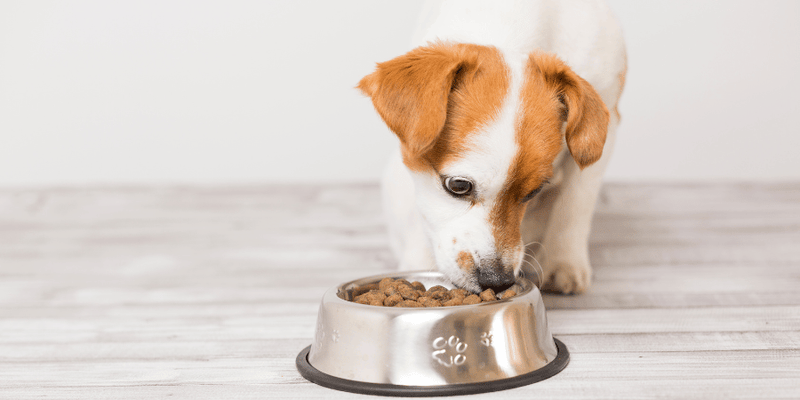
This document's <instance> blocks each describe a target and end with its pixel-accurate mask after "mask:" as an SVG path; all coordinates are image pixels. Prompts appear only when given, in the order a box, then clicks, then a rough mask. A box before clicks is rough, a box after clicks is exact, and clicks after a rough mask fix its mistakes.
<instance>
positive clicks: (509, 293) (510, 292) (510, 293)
mask: <svg viewBox="0 0 800 400" xmlns="http://www.w3.org/2000/svg"><path fill="white" fill-rule="evenodd" d="M516 295H517V292H515V291H513V290H511V289H508V290H506V291H505V292H503V294H502V295H500V298H501V299H509V298H511V297H514V296H516Z"/></svg>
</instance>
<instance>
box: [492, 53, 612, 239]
mask: <svg viewBox="0 0 800 400" xmlns="http://www.w3.org/2000/svg"><path fill="white" fill-rule="evenodd" d="M520 97H521V99H520V100H521V108H520V113H519V115H518V116H517V119H518V124H517V132H516V137H517V143H518V144H519V152H518V153H517V155H516V156H515V159H514V160H512V162H511V166H510V169H509V173H508V181H507V182H506V183H505V186H504V188H503V191H502V192H501V193H500V194H499V195H498V198H497V201H496V203H495V205H494V208H493V209H492V212H491V217H490V218H491V220H490V221H491V224H492V229H493V235H494V238H495V247H496V249H497V250H498V252H503V251H504V249H508V250H505V251H506V252H508V251H510V249H513V248H515V247H516V246H518V245H519V244H520V241H521V239H520V225H521V224H522V218H523V217H524V216H525V209H526V205H525V203H523V202H522V199H523V198H524V197H525V196H526V195H528V193H530V192H532V191H533V190H535V189H537V188H539V187H540V186H541V185H542V184H543V183H544V182H545V181H546V180H547V179H548V178H549V177H550V176H551V175H552V173H553V171H552V168H553V160H554V159H555V158H556V156H557V155H558V153H559V152H561V147H562V136H561V127H562V125H563V123H564V122H566V132H565V136H566V142H567V146H568V147H569V150H570V153H571V154H572V157H573V158H574V159H575V161H576V162H577V163H578V165H579V166H580V167H581V168H584V167H586V166H588V165H590V164H592V163H594V162H595V161H597V160H598V159H599V158H600V156H601V155H602V154H603V145H604V144H605V137H606V132H607V130H608V110H607V109H606V107H605V105H604V104H603V101H602V100H601V99H600V96H599V95H598V94H597V92H596V91H595V90H594V88H592V86H591V85H590V84H589V83H588V82H586V81H585V80H583V79H582V78H580V77H579V76H578V75H576V74H575V73H574V72H573V71H572V70H571V69H569V67H567V66H566V64H564V63H563V62H562V61H561V60H559V59H558V58H557V57H556V56H555V55H552V54H544V53H533V54H531V55H530V57H529V59H528V63H527V65H526V70H525V82H524V84H523V86H522V90H521V95H520Z"/></svg>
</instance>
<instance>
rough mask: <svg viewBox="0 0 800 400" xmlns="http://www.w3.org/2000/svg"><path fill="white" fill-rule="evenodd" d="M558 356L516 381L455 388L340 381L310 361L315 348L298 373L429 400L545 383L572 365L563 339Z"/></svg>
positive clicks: (346, 387)
mask: <svg viewBox="0 0 800 400" xmlns="http://www.w3.org/2000/svg"><path fill="white" fill-rule="evenodd" d="M554 340H555V342H556V347H557V348H558V354H557V355H556V358H555V359H554V360H553V361H550V363H549V364H547V365H545V366H544V367H542V368H539V369H537V370H536V371H533V372H529V373H527V374H525V375H520V376H515V377H513V378H507V379H500V380H496V381H489V382H478V383H459V384H453V385H440V386H404V385H392V384H389V383H369V382H358V381H351V380H348V379H342V378H337V377H335V376H331V375H328V374H326V373H324V372H321V371H319V370H318V369H316V368H314V367H313V366H311V364H310V363H309V362H308V352H309V350H311V346H308V347H306V348H305V349H303V350H302V351H301V352H300V354H298V355H297V361H296V364H297V370H298V371H299V372H300V375H302V376H303V378H306V379H308V380H309V381H311V382H314V383H316V384H317V385H320V386H324V387H326V388H330V389H336V390H342V391H345V392H352V393H359V394H371V395H377V396H398V397H426V396H458V395H464V394H477V393H487V392H496V391H499V390H506V389H512V388H516V387H520V386H525V385H530V384H531V383H536V382H539V381H543V380H545V379H547V378H549V377H551V376H553V375H555V374H557V373H559V372H561V370H563V369H564V368H566V366H567V364H569V351H568V350H567V346H565V345H564V343H562V342H561V341H560V340H558V339H554Z"/></svg>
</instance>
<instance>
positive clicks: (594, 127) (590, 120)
mask: <svg viewBox="0 0 800 400" xmlns="http://www.w3.org/2000/svg"><path fill="white" fill-rule="evenodd" d="M530 65H535V66H536V67H537V68H538V69H539V71H540V72H541V73H542V74H543V75H544V77H545V80H546V81H547V83H548V84H549V85H551V86H552V87H554V88H555V90H556V94H557V96H558V98H559V100H560V101H561V102H562V103H563V104H564V114H563V115H564V117H565V119H566V123H567V127H566V133H565V135H566V141H567V147H569V151H570V154H572V158H573V159H575V162H577V163H578V165H579V166H580V167H581V169H583V168H585V167H587V166H589V165H591V164H593V163H594V162H595V161H597V160H599V159H600V157H601V156H602V155H603V146H604V145H605V142H606V134H607V132H608V118H609V116H608V109H607V108H606V105H605V103H603V100H602V99H601V98H600V95H599V94H597V91H595V90H594V88H593V87H592V85H591V84H589V82H587V81H586V80H584V79H583V78H581V77H580V76H578V74H576V73H575V72H573V71H572V69H570V68H569V67H568V66H567V65H566V64H564V62H562V61H561V60H559V59H558V58H557V57H556V56H554V55H552V54H543V53H534V54H532V55H531V57H530Z"/></svg>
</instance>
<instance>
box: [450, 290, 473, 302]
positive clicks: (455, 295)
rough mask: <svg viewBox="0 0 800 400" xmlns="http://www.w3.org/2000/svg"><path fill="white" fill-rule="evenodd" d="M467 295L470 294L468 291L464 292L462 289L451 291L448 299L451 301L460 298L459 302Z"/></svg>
mask: <svg viewBox="0 0 800 400" xmlns="http://www.w3.org/2000/svg"><path fill="white" fill-rule="evenodd" d="M469 295H470V292H468V291H466V290H464V289H453V290H451V291H450V298H451V299H455V298H460V299H461V300H464V298H465V297H467V296H469Z"/></svg>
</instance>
